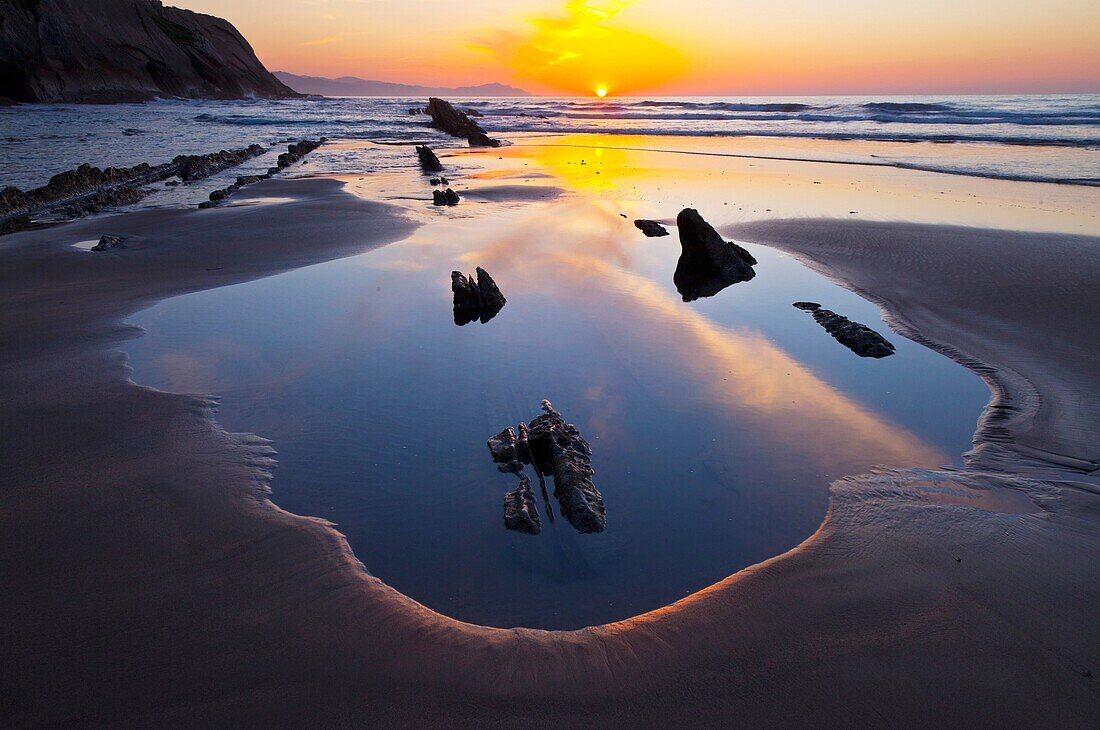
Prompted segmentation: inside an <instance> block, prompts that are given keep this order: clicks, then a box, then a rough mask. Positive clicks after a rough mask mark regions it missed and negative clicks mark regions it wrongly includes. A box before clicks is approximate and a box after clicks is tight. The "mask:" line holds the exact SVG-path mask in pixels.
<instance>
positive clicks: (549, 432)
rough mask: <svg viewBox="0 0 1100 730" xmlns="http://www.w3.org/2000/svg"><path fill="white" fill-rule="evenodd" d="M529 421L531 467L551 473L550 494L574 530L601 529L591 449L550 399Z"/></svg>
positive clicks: (600, 504)
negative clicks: (534, 417) (552, 490)
mask: <svg viewBox="0 0 1100 730" xmlns="http://www.w3.org/2000/svg"><path fill="white" fill-rule="evenodd" d="M542 409H543V410H544V411H546V412H545V413H544V414H542V415H541V416H539V417H538V418H536V419H535V420H533V421H531V424H530V427H529V428H530V433H529V435H528V440H529V443H530V449H531V458H532V463H533V465H534V467H535V468H536V469H537V470H538V471H539V473H541V474H543V475H545V476H553V477H554V496H555V497H556V498H557V500H558V504H559V505H560V506H561V512H562V514H563V515H565V518H566V519H567V520H569V524H571V525H573V527H574V528H575V529H576V530H577V532H582V533H589V532H602V531H603V529H604V527H605V526H606V518H605V516H604V504H603V495H601V494H600V491H599V490H598V489H596V485H595V484H593V483H592V476H593V471H592V449H591V447H590V446H589V445H588V442H587V441H585V440H584V437H583V436H581V435H580V432H578V431H577V429H576V428H575V427H574V426H573V425H572V424H570V423H566V422H565V420H564V419H563V418H562V417H561V414H560V413H558V412H557V411H555V410H554V407H553V406H552V405H551V404H550V401H548V400H544V401H543V402H542Z"/></svg>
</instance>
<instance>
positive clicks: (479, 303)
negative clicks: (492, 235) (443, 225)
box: [436, 191, 508, 327]
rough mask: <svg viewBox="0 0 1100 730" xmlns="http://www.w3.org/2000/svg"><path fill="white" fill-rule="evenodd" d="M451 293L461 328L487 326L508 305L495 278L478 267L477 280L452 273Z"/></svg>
mask: <svg viewBox="0 0 1100 730" xmlns="http://www.w3.org/2000/svg"><path fill="white" fill-rule="evenodd" d="M436 192H439V191H436ZM451 292H453V293H454V318H455V324H457V325H458V326H459V327H462V326H463V325H467V324H469V323H470V322H473V321H474V320H475V319H476V320H481V323H482V324H485V323H486V322H488V321H489V320H491V319H492V318H493V317H495V316H497V313H498V312H499V311H500V310H501V309H503V308H504V305H505V304H507V303H508V300H507V299H505V298H504V295H503V294H502V293H501V291H500V288H499V287H498V286H497V283H496V282H495V281H493V277H491V276H489V272H487V271H486V270H485V269H483V268H481V267H480V266H478V267H477V278H476V279H475V278H474V277H473V276H470V277H467V276H466V275H464V274H463V273H462V272H461V271H452V272H451Z"/></svg>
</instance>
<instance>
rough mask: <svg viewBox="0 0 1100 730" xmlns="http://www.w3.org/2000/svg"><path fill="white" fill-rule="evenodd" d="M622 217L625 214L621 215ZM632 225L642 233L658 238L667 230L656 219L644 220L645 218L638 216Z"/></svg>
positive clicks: (665, 233) (665, 234) (666, 232)
mask: <svg viewBox="0 0 1100 730" xmlns="http://www.w3.org/2000/svg"><path fill="white" fill-rule="evenodd" d="M623 217H624V218H625V217H626V216H623ZM634 225H635V226H637V227H638V230H640V231H641V232H642V233H644V234H645V235H646V236H647V237H649V238H658V237H660V236H667V235H668V230H667V229H666V228H665V227H664V226H662V225H661V224H660V223H658V222H657V221H650V220H646V219H645V218H639V219H638V220H636V221H634Z"/></svg>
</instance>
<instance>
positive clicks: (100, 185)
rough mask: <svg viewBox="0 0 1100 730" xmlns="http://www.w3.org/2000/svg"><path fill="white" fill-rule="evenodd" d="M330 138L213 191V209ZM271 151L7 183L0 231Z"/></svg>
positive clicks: (91, 208)
mask: <svg viewBox="0 0 1100 730" xmlns="http://www.w3.org/2000/svg"><path fill="white" fill-rule="evenodd" d="M324 142H325V139H324V138H323V137H322V138H321V139H320V140H303V141H301V142H298V143H296V144H292V145H290V146H289V147H288V148H287V151H286V152H284V153H283V154H281V155H279V159H278V163H277V167H272V168H270V169H269V170H268V171H267V173H266V174H263V175H247V176H243V177H238V178H237V181H236V182H235V183H233V184H231V185H230V186H228V187H227V188H222V189H221V190H215V191H214V192H213V193H211V194H210V201H209V203H203V204H202V205H203V206H204V207H210V206H212V205H215V204H216V203H218V202H220V201H221V200H223V199H225V198H227V197H229V195H230V194H232V193H233V192H235V191H236V190H237V189H239V188H240V187H242V186H244V185H247V184H250V183H252V182H257V181H259V180H262V179H264V178H267V177H270V176H271V175H273V174H275V173H277V172H278V171H279V170H281V169H283V168H285V167H287V166H289V165H292V164H294V163H295V162H298V161H300V160H301V159H302V158H303V157H305V156H306V155H307V154H308V153H310V152H312V151H313V150H315V149H317V147H319V146H320V145H321V144H323V143H324ZM265 152H267V150H266V149H264V148H263V147H262V146H260V145H258V144H253V145H249V146H248V147H242V148H240V149H236V150H220V151H218V152H211V153H209V154H205V155H178V156H177V157H175V158H173V159H172V160H171V161H170V162H165V163H162V164H160V165H155V166H154V165H150V164H148V163H146V162H143V163H141V164H138V165H134V166H133V167H108V168H106V169H100V168H98V167H94V166H92V165H88V164H83V165H80V166H79V167H77V168H75V169H72V170H67V171H65V172H61V173H58V174H56V175H54V176H53V177H51V178H50V181H49V182H48V183H47V184H45V185H43V186H42V187H39V188H33V189H31V190H27V191H22V190H20V189H19V188H15V187H8V188H4V189H3V190H0V234H4V233H12V232H14V231H19V230H23V229H25V228H28V227H29V226H30V225H31V224H32V222H33V221H34V220H35V219H46V220H64V219H67V218H78V217H80V216H84V215H89V214H91V213H95V212H97V211H100V210H103V209H105V208H113V207H118V206H121V205H130V204H132V203H136V202H138V201H139V200H141V199H142V198H144V197H145V196H146V195H149V193H151V192H152V190H151V189H150V188H149V187H147V186H149V185H151V184H153V183H157V182H160V181H162V180H168V179H169V178H173V179H172V180H170V181H169V183H170V184H171V183H178V182H179V180H175V178H177V177H178V178H179V179H180V180H182V181H183V182H185V183H193V182H198V181H200V180H205V179H206V178H208V177H210V176H212V175H216V174H217V173H220V172H224V171H225V170H229V169H231V168H234V167H238V166H240V165H242V164H244V163H245V162H247V161H248V160H251V159H253V158H255V157H258V156H260V155H262V154H264V153H265Z"/></svg>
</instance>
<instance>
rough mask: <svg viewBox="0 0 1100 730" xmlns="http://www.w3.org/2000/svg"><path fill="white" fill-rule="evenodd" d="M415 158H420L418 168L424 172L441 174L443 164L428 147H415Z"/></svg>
mask: <svg viewBox="0 0 1100 730" xmlns="http://www.w3.org/2000/svg"><path fill="white" fill-rule="evenodd" d="M416 156H417V157H419V158H420V168H421V169H422V170H424V172H443V163H442V162H440V161H439V158H438V157H436V156H435V153H434V152H432V148H431V147H429V146H428V145H417V147H416Z"/></svg>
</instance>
